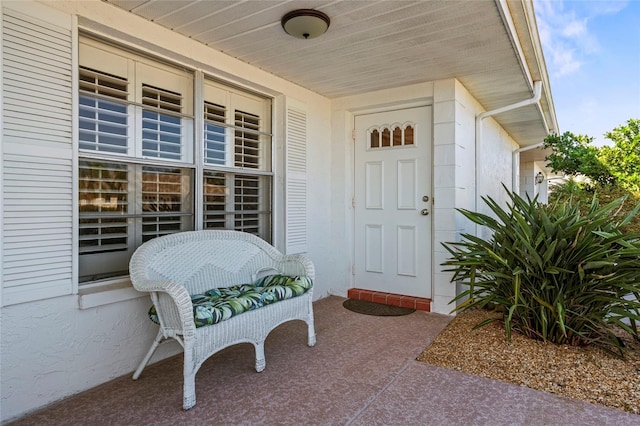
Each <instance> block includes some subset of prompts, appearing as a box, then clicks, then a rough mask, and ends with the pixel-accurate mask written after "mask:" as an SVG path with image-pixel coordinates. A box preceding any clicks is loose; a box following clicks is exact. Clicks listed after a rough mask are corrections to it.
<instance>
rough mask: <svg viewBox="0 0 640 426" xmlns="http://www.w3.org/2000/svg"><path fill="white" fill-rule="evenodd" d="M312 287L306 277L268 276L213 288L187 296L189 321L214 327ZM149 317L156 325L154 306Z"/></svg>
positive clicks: (197, 325) (198, 325)
mask: <svg viewBox="0 0 640 426" xmlns="http://www.w3.org/2000/svg"><path fill="white" fill-rule="evenodd" d="M312 286H313V283H312V282H311V279H310V278H309V277H307V276H288V275H268V276H266V277H262V278H260V279H258V280H256V282H255V283H253V284H241V285H234V286H231V287H221V288H214V289H211V290H208V291H206V292H204V293H203V294H194V295H192V296H191V303H193V318H194V321H195V324H196V328H197V327H203V326H205V325H212V324H217V323H219V322H220V321H224V320H227V319H229V318H231V317H233V316H235V315H239V314H241V313H243V312H247V311H251V310H253V309H257V308H260V307H262V306H266V305H269V304H271V303H275V302H278V301H281V300H286V299H291V298H293V297H296V296H301V295H303V294H304V293H306V292H307V291H309V289H310V288H311V287H312ZM149 318H150V319H151V321H153V322H155V323H159V321H158V315H157V313H156V309H155V306H152V307H151V309H149Z"/></svg>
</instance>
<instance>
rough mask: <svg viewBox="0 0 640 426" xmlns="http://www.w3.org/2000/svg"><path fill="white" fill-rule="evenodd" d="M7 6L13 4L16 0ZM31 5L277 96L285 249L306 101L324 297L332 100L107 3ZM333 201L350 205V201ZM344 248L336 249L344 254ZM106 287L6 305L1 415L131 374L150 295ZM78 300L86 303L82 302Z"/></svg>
mask: <svg viewBox="0 0 640 426" xmlns="http://www.w3.org/2000/svg"><path fill="white" fill-rule="evenodd" d="M3 6H7V7H10V3H9V2H7V3H5V4H3ZM28 7H29V8H31V9H32V10H34V11H35V10H40V11H41V12H42V9H44V10H45V13H46V10H48V8H49V7H55V8H56V9H58V10H59V11H61V12H63V13H67V14H69V15H74V14H75V15H77V16H78V22H79V25H80V27H81V28H85V29H87V30H89V31H95V32H98V33H100V34H102V35H103V36H105V37H107V38H113V39H114V40H117V41H119V42H121V43H123V44H125V45H129V46H131V47H139V48H140V49H141V50H142V51H146V52H149V53H153V54H157V55H161V56H165V57H166V58H168V59H170V60H175V61H177V62H179V63H183V64H188V65H190V66H192V67H194V68H196V69H202V70H203V71H205V72H206V73H208V74H211V75H215V76H218V77H220V78H223V79H229V81H232V82H235V83H237V84H242V85H244V86H247V87H252V88H254V89H255V90H259V91H262V92H264V93H267V94H270V95H273V96H274V97H275V99H276V100H275V102H274V133H275V137H274V152H275V156H276V159H275V164H276V172H277V174H276V179H274V187H275V188H274V190H275V192H276V205H275V206H274V217H275V222H276V227H275V229H274V235H275V237H276V238H275V242H276V245H278V246H279V247H278V248H279V249H281V250H282V249H283V238H282V233H283V232H284V229H283V228H282V223H283V220H282V217H283V199H284V198H283V191H284V181H283V176H282V159H281V158H278V156H280V157H282V156H283V155H284V154H283V144H284V136H283V129H284V125H283V122H284V106H285V104H286V102H285V100H286V98H287V97H290V98H293V99H296V100H297V101H298V102H300V103H302V104H304V105H305V108H306V112H307V117H308V123H307V128H308V152H307V154H308V159H309V160H308V166H307V172H308V176H310V177H313V179H311V178H310V179H309V181H308V195H309V196H308V199H307V212H308V218H307V219H308V220H307V222H308V241H309V251H308V255H309V256H310V257H311V258H312V259H313V261H314V263H315V266H316V287H315V290H314V297H315V298H316V299H317V298H321V297H324V296H326V295H327V294H328V292H329V288H330V287H331V286H333V285H334V284H333V283H335V282H337V281H339V280H340V279H343V278H344V277H343V276H341V275H340V273H339V271H338V270H337V268H335V267H334V265H333V264H331V263H330V261H331V259H330V258H329V257H328V256H327V253H333V252H335V251H336V250H335V246H334V242H333V241H332V239H331V237H332V230H331V219H330V218H331V214H330V208H331V207H330V206H331V204H332V201H331V197H332V191H331V190H332V186H331V182H332V167H331V160H332V157H331V145H330V144H329V143H327V141H328V140H330V127H331V125H330V123H331V111H330V101H329V100H328V99H327V98H325V97H322V96H320V95H318V94H315V93H313V92H311V91H309V90H306V89H304V88H302V87H300V86H296V85H294V84H292V83H290V82H288V81H285V80H283V79H280V78H278V77H276V76H274V75H272V74H269V73H266V72H263V71H262V70H259V69H257V68H254V67H251V66H249V65H247V64H246V63H242V62H240V61H237V60H234V59H233V58H230V57H229V56H226V55H224V54H222V53H219V52H216V51H213V50H211V49H208V48H206V47H204V46H202V45H201V44H199V43H196V42H194V41H192V40H190V39H188V38H184V37H181V36H179V35H177V34H174V33H171V32H170V31H168V30H165V29H162V28H161V27H159V26H157V25H155V24H153V23H150V22H148V21H145V20H142V19H140V18H137V17H136V16H134V15H133V14H130V13H126V12H124V11H122V10H119V9H116V8H114V7H112V6H110V5H108V4H106V3H103V2H82V1H80V2H73V1H59V2H50V3H47V4H46V6H44V5H42V4H38V3H33V4H30V5H29V6H28ZM333 207H335V208H340V209H341V211H343V210H344V205H338V206H333ZM338 247H342V246H338ZM342 250H343V251H342V252H340V253H344V252H346V251H347V249H342ZM106 293H108V292H106ZM106 293H105V294H104V295H95V294H92V295H89V296H82V297H80V296H79V295H76V294H73V295H68V296H62V297H57V298H53V299H45V300H42V301H38V302H33V303H23V304H18V305H14V306H5V307H3V308H2V313H1V318H0V321H1V323H0V324H1V353H0V357H1V358H0V359H1V360H2V362H1V365H0V369H1V370H0V379H1V388H0V389H1V395H0V417H1V418H0V421H2V422H4V421H7V420H8V419H12V418H15V417H17V416H20V415H21V414H24V413H26V412H29V411H32V410H35V409H38V408H40V407H42V406H45V405H47V404H49V403H52V402H54V401H56V400H58V399H61V398H64V397H67V396H69V395H72V394H74V393H77V392H80V391H83V390H86V389H88V388H91V387H94V386H97V385H99V384H101V383H104V382H106V381H109V380H111V379H113V378H115V377H118V376H122V375H125V374H127V375H128V374H130V373H132V372H133V370H134V369H135V367H137V365H138V363H139V362H140V360H141V359H142V357H143V356H144V354H145V353H146V351H147V350H148V348H149V346H150V344H151V342H152V340H153V338H154V337H155V335H156V333H157V327H156V326H155V325H153V324H152V323H151V322H150V321H149V320H148V319H147V318H146V311H147V310H148V308H149V306H150V301H149V298H148V297H147V296H144V297H137V298H135V297H134V298H131V296H126V297H121V296H122V294H123V293H122V291H119V292H116V293H117V297H110V296H109V295H108V294H106ZM129 293H133V291H132V290H130V291H129ZM96 301H97V302H96ZM108 302H112V303H108ZM81 304H82V306H83V307H84V308H85V309H80V308H79V306H80V305H81ZM92 306H93V307H92ZM179 349H180V348H179V345H177V344H176V343H169V344H167V345H166V346H164V347H161V349H159V351H158V352H157V353H156V355H155V356H154V359H153V360H152V361H157V360H160V359H163V358H166V357H167V356H170V355H172V354H175V353H178V352H179Z"/></svg>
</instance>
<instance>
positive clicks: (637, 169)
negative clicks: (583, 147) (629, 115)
mask: <svg viewBox="0 0 640 426" xmlns="http://www.w3.org/2000/svg"><path fill="white" fill-rule="evenodd" d="M605 137H606V138H607V139H609V140H611V141H612V142H613V143H614V145H613V146H603V147H602V148H600V150H599V158H600V159H601V161H602V162H603V163H604V164H607V166H608V168H609V171H610V173H611V174H612V175H613V176H615V177H616V179H617V181H619V182H620V183H621V185H622V186H623V187H625V188H627V189H630V190H632V191H640V120H639V119H629V120H627V124H626V125H621V126H618V127H616V128H615V129H613V130H612V131H610V132H607V133H606V134H605Z"/></svg>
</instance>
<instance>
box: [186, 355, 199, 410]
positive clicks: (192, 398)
mask: <svg viewBox="0 0 640 426" xmlns="http://www.w3.org/2000/svg"><path fill="white" fill-rule="evenodd" d="M185 346H186V347H185V348H184V365H183V367H182V375H183V378H182V380H183V384H182V408H183V409H184V410H188V409H190V408H191V407H193V406H194V405H196V372H197V370H198V369H197V368H196V367H195V365H194V364H195V363H194V359H193V348H192V347H190V345H185Z"/></svg>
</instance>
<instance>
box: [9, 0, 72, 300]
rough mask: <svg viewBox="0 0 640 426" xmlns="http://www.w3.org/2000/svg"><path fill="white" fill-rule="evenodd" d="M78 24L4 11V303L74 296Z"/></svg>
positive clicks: (31, 9)
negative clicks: (74, 27)
mask: <svg viewBox="0 0 640 426" xmlns="http://www.w3.org/2000/svg"><path fill="white" fill-rule="evenodd" d="M71 30H72V20H71V17H70V16H68V15H65V14H62V13H60V12H57V11H55V10H52V9H50V8H48V7H46V6H43V5H40V4H36V3H31V2H29V3H28V4H27V5H25V4H21V3H19V2H16V3H12V4H10V5H9V4H5V7H4V8H3V10H2V71H3V79H2V95H3V102H2V116H3V125H2V215H3V222H2V226H3V229H2V304H3V305H11V304H16V303H21V302H27V301H33V300H39V299H45V298H49V297H55V296H60V295H65V294H71V293H72V291H73V256H74V243H73V224H74V208H73V188H74V185H73V145H72V132H73V130H72V129H73V110H72V98H73V88H72V69H73V68H72V67H73V61H72V31H71Z"/></svg>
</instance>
